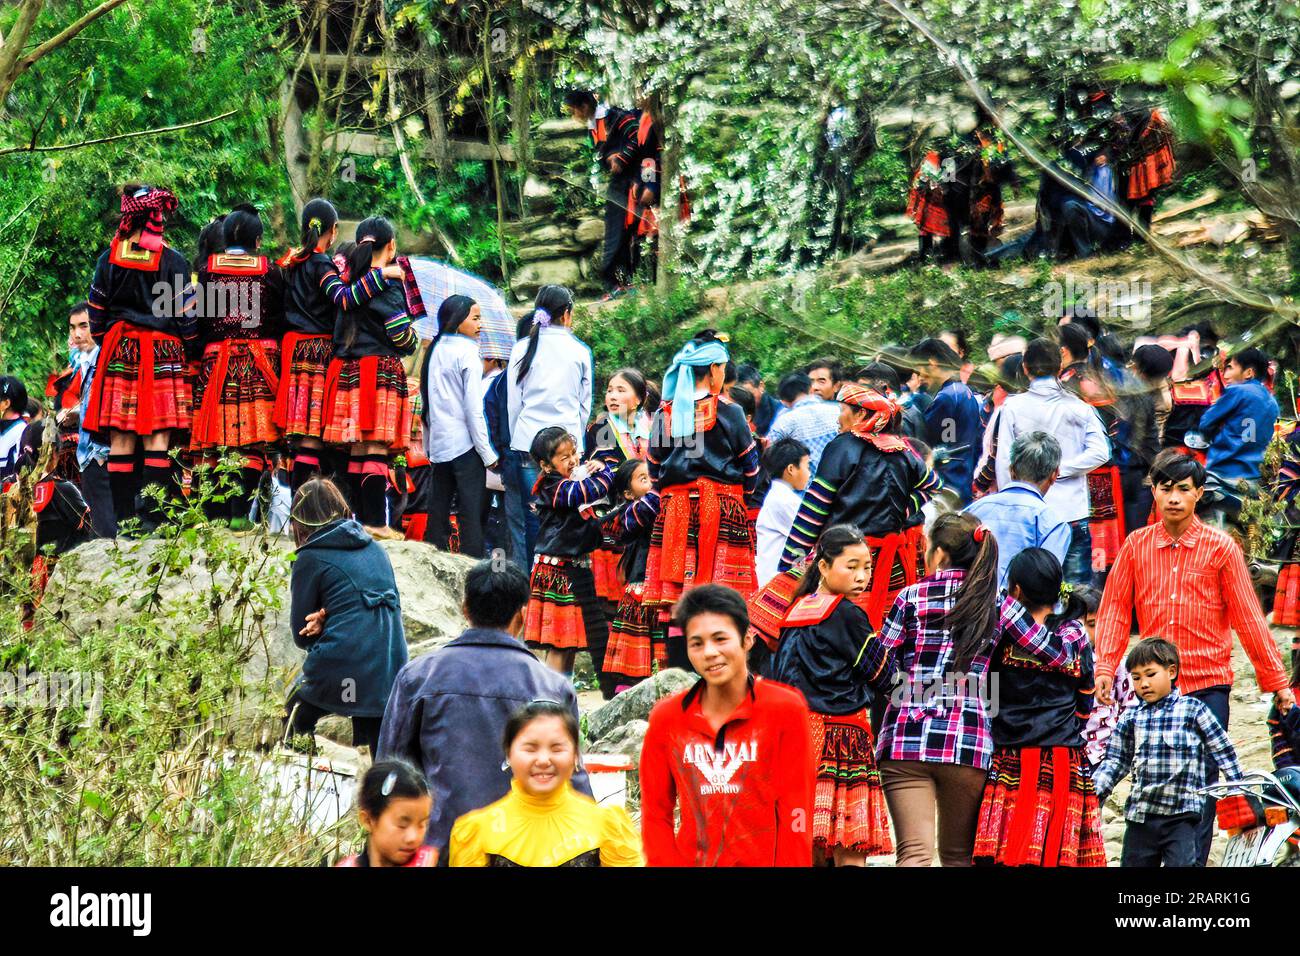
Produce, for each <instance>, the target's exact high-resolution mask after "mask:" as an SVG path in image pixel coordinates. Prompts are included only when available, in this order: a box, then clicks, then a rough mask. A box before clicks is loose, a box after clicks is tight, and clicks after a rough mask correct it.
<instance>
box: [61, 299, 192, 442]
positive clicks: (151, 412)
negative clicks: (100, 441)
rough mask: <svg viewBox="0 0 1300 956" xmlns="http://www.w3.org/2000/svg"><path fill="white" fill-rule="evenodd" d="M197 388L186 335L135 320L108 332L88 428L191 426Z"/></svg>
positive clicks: (141, 430) (140, 431)
mask: <svg viewBox="0 0 1300 956" xmlns="http://www.w3.org/2000/svg"><path fill="white" fill-rule="evenodd" d="M192 415H193V393H192V390H191V387H190V381H189V379H188V378H187V377H186V374H185V348H184V346H182V345H181V340H180V339H178V338H177V337H176V336H174V335H167V334H166V333H165V332H155V331H154V330H153V329H147V328H144V327H143V326H139V325H133V324H132V323H129V322H117V323H116V324H114V325H113V326H112V327H111V328H110V329H109V330H108V333H107V334H106V335H105V336H104V341H103V344H102V347H101V351H100V359H99V368H98V370H97V371H96V373H95V381H94V384H93V385H92V386H91V389H90V396H89V401H88V402H87V403H86V420H85V426H86V431H88V432H93V433H97V434H103V433H105V432H107V431H108V430H109V429H116V430H117V431H123V432H134V433H136V434H137V435H152V434H153V433H154V432H157V431H164V430H167V429H175V428H180V429H185V428H189V427H190V422H191V420H192Z"/></svg>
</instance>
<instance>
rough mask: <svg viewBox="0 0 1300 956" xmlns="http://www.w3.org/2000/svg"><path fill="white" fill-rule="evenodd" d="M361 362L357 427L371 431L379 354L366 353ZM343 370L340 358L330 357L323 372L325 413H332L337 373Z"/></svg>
mask: <svg viewBox="0 0 1300 956" xmlns="http://www.w3.org/2000/svg"><path fill="white" fill-rule="evenodd" d="M360 362H361V371H360V376H361V383H360V384H361V401H360V406H361V407H360V409H359V420H358V422H357V427H358V429H359V430H360V431H363V432H366V431H373V430H374V428H375V380H376V379H377V378H378V377H379V356H378V355H367V356H364V357H363V358H361V359H360ZM342 371H343V360H342V359H331V360H330V368H329V371H328V372H327V373H326V374H325V414H326V416H332V415H333V414H334V402H335V400H336V399H337V398H338V392H339V374H340V373H341V372H342Z"/></svg>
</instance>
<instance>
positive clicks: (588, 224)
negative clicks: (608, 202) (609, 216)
mask: <svg viewBox="0 0 1300 956" xmlns="http://www.w3.org/2000/svg"><path fill="white" fill-rule="evenodd" d="M573 238H574V239H576V240H577V241H578V242H580V243H582V244H583V245H584V246H594V245H595V244H596V243H598V242H601V241H602V240H603V239H604V238H605V221H604V220H603V219H584V220H582V222H580V223H578V226H577V228H576V229H574V230H573Z"/></svg>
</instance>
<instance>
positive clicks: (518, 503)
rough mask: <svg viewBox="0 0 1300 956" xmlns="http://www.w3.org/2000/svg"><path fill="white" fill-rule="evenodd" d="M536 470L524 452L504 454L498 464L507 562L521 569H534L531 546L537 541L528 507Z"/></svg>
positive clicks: (533, 522)
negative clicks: (503, 492) (502, 487)
mask: <svg viewBox="0 0 1300 956" xmlns="http://www.w3.org/2000/svg"><path fill="white" fill-rule="evenodd" d="M537 475H538V468H537V466H536V465H535V464H534V463H533V461H532V459H531V458H529V457H528V453H527V452H522V451H515V450H514V449H513V448H512V449H511V450H510V451H509V452H507V453H506V456H505V460H504V461H503V462H502V465H501V483H502V484H503V485H505V487H506V495H505V498H506V524H507V526H508V528H509V534H510V560H511V561H513V562H514V563H515V564H517V565H519V567H521V568H523V569H524V572H525V573H528V572H530V571H532V568H533V545H534V543H536V541H537V513H536V512H534V511H533V509H532V508H530V507H528V502H529V500H530V499H531V498H532V496H533V485H534V484H535V483H536V482H537Z"/></svg>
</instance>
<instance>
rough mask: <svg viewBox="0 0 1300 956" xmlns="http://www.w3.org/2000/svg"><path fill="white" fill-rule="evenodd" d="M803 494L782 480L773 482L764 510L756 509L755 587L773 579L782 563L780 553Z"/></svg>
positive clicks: (762, 508)
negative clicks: (756, 552)
mask: <svg viewBox="0 0 1300 956" xmlns="http://www.w3.org/2000/svg"><path fill="white" fill-rule="evenodd" d="M802 500H803V493H802V492H799V491H795V490H794V488H792V487H791V486H790V485H789V484H788V483H787V482H785V481H784V480H783V479H781V478H776V479H774V480H773V481H772V487H771V488H769V489H768V492H767V497H766V498H764V499H763V507H761V508H759V509H758V521H757V522H756V523H755V528H756V530H757V531H758V554H757V556H756V557H755V559H754V572H755V575H756V580H757V581H758V586H759V587H760V588H761V587H763V585H765V584H767V582H768V581H770V580H772V579H773V578H774V577H776V571H777V565H778V564H779V563H780V561H781V552H782V551H783V550H784V549H785V539H786V538H788V537H789V536H790V528H791V527H793V525H794V517H795V515H796V514H798V513H799V503H800V502H801V501H802Z"/></svg>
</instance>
